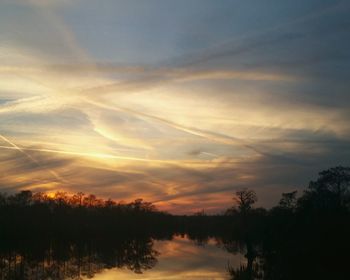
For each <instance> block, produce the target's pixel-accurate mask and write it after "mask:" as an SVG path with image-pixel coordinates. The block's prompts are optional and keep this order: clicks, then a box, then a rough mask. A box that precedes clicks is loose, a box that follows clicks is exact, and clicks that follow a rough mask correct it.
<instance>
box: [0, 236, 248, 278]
mask: <svg viewBox="0 0 350 280" xmlns="http://www.w3.org/2000/svg"><path fill="white" fill-rule="evenodd" d="M218 240H220V239H218ZM220 244H222V243H221V242H219V241H217V240H215V239H208V240H205V242H203V241H201V242H200V241H193V240H190V239H189V238H187V237H185V236H174V237H173V238H172V239H171V240H154V239H152V238H149V237H142V238H138V239H135V238H130V239H122V238H119V239H118V238H113V239H109V240H106V239H100V240H85V241H82V240H75V241H67V240H39V239H36V240H31V241H30V240H25V241H19V240H13V241H11V240H7V241H5V240H0V279H1V280H12V279H16V280H17V279H21V280H22V279H23V280H67V279H76V280H78V279H79V280H80V279H94V280H109V279H110V280H111V279H123V280H128V279H165V280H166V279H189V280H191V279H202V280H203V279H204V280H205V279H215V280H219V279H229V273H228V267H229V266H230V267H233V268H239V267H240V266H241V265H245V264H246V260H245V258H244V256H243V255H242V254H240V253H237V252H240V250H239V249H237V248H238V247H237V246H236V245H235V244H237V243H232V244H233V245H232V244H231V243H229V244H230V245H229V246H228V247H227V243H225V244H226V247H224V246H223V245H220ZM231 245H232V246H233V247H232V246H231ZM227 248H228V249H229V251H231V252H235V253H234V254H233V253H229V252H228V250H227ZM232 249H233V250H232Z"/></svg>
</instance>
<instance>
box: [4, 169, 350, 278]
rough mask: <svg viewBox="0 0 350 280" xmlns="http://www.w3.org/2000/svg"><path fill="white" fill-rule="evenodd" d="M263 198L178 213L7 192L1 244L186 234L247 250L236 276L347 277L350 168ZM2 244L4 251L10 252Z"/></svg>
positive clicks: (244, 193) (239, 198)
mask: <svg viewBox="0 0 350 280" xmlns="http://www.w3.org/2000/svg"><path fill="white" fill-rule="evenodd" d="M257 199H258V198H257V195H256V193H255V191H254V190H250V189H244V190H238V191H237V192H236V193H235V194H234V196H233V205H232V207H230V208H229V209H227V210H226V211H225V212H224V213H223V214H220V215H206V214H205V213H204V212H201V213H196V214H194V215H187V216H185V215H182V216H178V215H171V214H169V213H165V212H162V211H158V210H157V209H156V207H155V206H154V205H153V204H152V203H149V202H145V201H143V200H142V199H137V200H135V201H133V202H131V203H116V202H114V201H113V200H111V199H107V200H103V199H100V198H97V197H96V196H94V195H84V194H82V193H78V194H74V195H68V194H67V193H64V192H57V193H56V194H55V195H53V196H50V195H47V194H45V193H32V192H31V191H21V192H19V193H17V194H12V195H6V194H1V195H0V240H1V242H0V243H1V244H18V242H17V241H18V240H36V239H38V238H43V237H45V239H47V240H56V241H57V240H68V241H67V242H72V241H71V240H80V241H84V242H87V243H89V242H91V240H101V239H105V240H119V241H121V242H122V240H126V241H125V242H127V243H128V242H129V241H127V240H155V239H171V238H172V236H174V235H176V234H182V235H187V236H188V237H189V238H190V239H192V240H194V241H195V242H196V243H197V244H205V243H206V242H207V241H208V240H209V238H215V240H216V241H217V245H218V246H220V247H222V248H223V249H225V250H227V251H228V252H231V253H233V254H235V253H238V252H240V253H243V254H244V255H245V257H246V262H245V264H242V266H240V267H231V266H230V265H228V267H227V271H228V274H229V275H230V277H231V279H235V280H239V279H241V280H242V279H248V280H258V279H266V280H268V279H269V280H274V279H291V280H292V279H348V275H349V273H348V271H347V270H348V269H347V264H348V260H349V253H350V239H349V236H350V168H348V167H342V166H337V167H333V168H330V169H328V170H325V171H322V172H320V173H319V177H318V178H317V179H316V180H314V181H311V182H310V183H309V184H308V186H307V188H306V189H305V190H304V191H303V192H302V193H301V194H300V195H298V193H297V192H296V191H293V192H288V193H283V194H282V196H281V199H280V201H279V202H278V204H277V205H276V206H275V207H272V208H271V209H265V208H261V207H255V203H256V202H257ZM16 240H17V241H16ZM69 240H70V241H69ZM56 241H55V242H56ZM74 242H75V241H74ZM74 242H73V243H74ZM130 242H134V241H130ZM29 243H37V242H35V241H34V242H32V241H30V242H29ZM1 244H0V245H1ZM11 246H12V245H11ZM5 247H6V246H5ZM5 247H4V248H5ZM1 248H2V247H1V246H0V254H2V253H4V252H7V251H3V252H2V251H1V250H2V249H1ZM4 263H8V262H4ZM0 265H1V264H0ZM5 279H6V278H5Z"/></svg>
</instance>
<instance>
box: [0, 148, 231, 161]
mask: <svg viewBox="0 0 350 280" xmlns="http://www.w3.org/2000/svg"><path fill="white" fill-rule="evenodd" d="M0 149H8V150H18V149H20V151H21V152H24V151H37V152H44V153H55V154H62V155H72V156H81V157H89V158H100V159H117V160H129V161H140V162H154V163H166V164H171V165H180V164H193V165H196V164H197V165H210V164H211V165H218V164H219V165H221V164H228V165H231V164H235V163H237V162H235V161H226V162H205V161H186V160H184V161H176V160H160V159H146V158H137V157H127V156H117V155H110V154H103V153H83V152H74V151H63V150H53V149H36V148H24V147H18V146H16V147H14V146H12V147H9V146H1V145H0ZM25 154H26V153H25ZM26 155H27V154H26Z"/></svg>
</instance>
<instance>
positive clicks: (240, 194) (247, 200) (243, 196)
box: [233, 189, 258, 214]
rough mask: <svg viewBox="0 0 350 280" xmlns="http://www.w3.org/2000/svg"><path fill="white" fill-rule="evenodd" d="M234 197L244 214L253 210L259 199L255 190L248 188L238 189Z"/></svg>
mask: <svg viewBox="0 0 350 280" xmlns="http://www.w3.org/2000/svg"><path fill="white" fill-rule="evenodd" d="M233 199H234V201H235V202H236V203H237V205H238V209H239V211H240V213H242V214H246V213H247V212H248V211H249V210H251V209H252V205H253V204H254V203H255V202H257V200H258V198H257V196H256V193H255V191H253V190H247V189H245V190H241V191H237V192H236V195H235V197H234V198H233Z"/></svg>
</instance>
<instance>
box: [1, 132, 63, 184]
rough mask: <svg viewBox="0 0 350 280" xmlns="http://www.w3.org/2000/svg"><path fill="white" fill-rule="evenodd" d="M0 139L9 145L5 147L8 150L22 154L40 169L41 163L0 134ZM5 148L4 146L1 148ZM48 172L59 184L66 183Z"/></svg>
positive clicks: (55, 174)
mask: <svg viewBox="0 0 350 280" xmlns="http://www.w3.org/2000/svg"><path fill="white" fill-rule="evenodd" d="M0 139H2V140H4V141H5V142H6V143H8V144H10V145H11V147H7V148H8V149H12V150H17V151H19V152H21V153H22V154H24V155H25V156H26V157H27V158H29V159H30V160H31V161H32V162H34V163H35V164H36V165H37V166H39V167H41V163H40V162H39V161H38V160H36V159H35V158H34V157H32V156H31V155H30V154H28V153H27V152H26V151H25V150H26V149H23V148H21V147H19V146H17V145H16V144H15V143H13V142H12V141H11V140H9V139H8V138H6V137H5V136H3V135H1V134H0ZM3 147H6V146H2V148H3ZM48 172H49V173H50V174H51V175H52V176H53V177H55V179H56V180H57V181H59V182H64V183H68V182H67V181H66V180H65V179H63V178H62V177H61V176H59V175H58V174H57V173H56V172H55V171H53V170H51V169H48Z"/></svg>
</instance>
